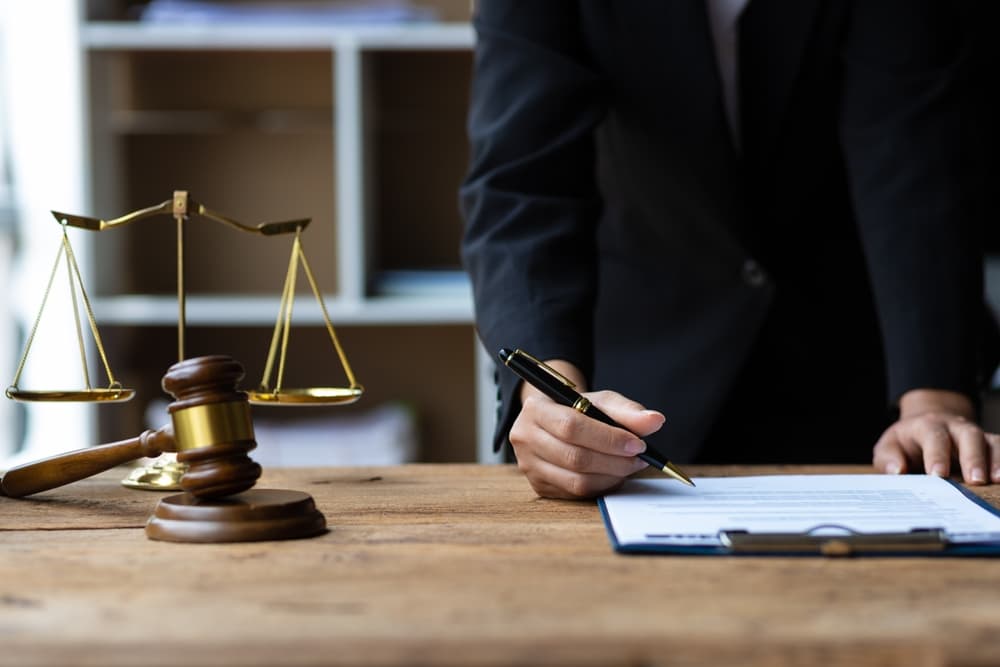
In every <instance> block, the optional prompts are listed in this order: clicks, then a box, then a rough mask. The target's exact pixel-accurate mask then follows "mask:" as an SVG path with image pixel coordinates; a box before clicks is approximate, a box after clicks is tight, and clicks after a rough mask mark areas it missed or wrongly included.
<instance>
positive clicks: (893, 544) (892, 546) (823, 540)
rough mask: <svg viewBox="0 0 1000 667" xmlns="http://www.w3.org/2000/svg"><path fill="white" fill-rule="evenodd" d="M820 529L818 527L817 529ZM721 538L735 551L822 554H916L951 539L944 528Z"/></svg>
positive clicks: (727, 535)
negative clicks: (894, 531) (904, 531)
mask: <svg viewBox="0 0 1000 667" xmlns="http://www.w3.org/2000/svg"><path fill="white" fill-rule="evenodd" d="M813 530H816V529H813ZM719 541H720V542H721V543H722V545H723V546H724V547H726V548H728V549H729V550H730V551H732V552H733V553H748V554H752V553H760V554H765V553H786V554H822V555H823V556H831V557H844V556H852V555H855V554H878V553H882V554H885V553H914V552H936V551H944V550H945V548H947V546H948V538H947V535H946V534H945V532H944V531H943V530H938V529H933V530H918V531H913V532H909V533H857V532H853V531H847V534H838V535H823V534H814V533H813V531H807V532H805V533H750V532H746V531H740V530H724V531H722V532H720V533H719Z"/></svg>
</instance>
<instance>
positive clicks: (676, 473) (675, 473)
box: [660, 461, 694, 486]
mask: <svg viewBox="0 0 1000 667" xmlns="http://www.w3.org/2000/svg"><path fill="white" fill-rule="evenodd" d="M660 470H662V471H663V472H665V473H666V474H668V475H670V476H671V477H673V478H674V479H676V480H677V481H678V482H684V483H685V484H687V485H688V486H694V482H692V481H691V478H690V477H688V476H687V475H685V474H684V473H683V472H681V469H680V468H678V467H677V466H675V465H674V464H673V463H671V462H670V461H667V462H666V463H664V464H663V467H662V468H660Z"/></svg>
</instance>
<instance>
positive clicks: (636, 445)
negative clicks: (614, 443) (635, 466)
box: [625, 440, 646, 456]
mask: <svg viewBox="0 0 1000 667" xmlns="http://www.w3.org/2000/svg"><path fill="white" fill-rule="evenodd" d="M645 450H646V443H644V442H643V441H642V440H629V441H628V442H626V443H625V453H626V454H628V455H629V456H635V455H636V454H638V453H640V452H643V451H645Z"/></svg>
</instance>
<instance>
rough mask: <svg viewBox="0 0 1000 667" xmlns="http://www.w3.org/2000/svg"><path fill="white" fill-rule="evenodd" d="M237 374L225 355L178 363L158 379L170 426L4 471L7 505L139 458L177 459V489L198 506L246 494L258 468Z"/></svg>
mask: <svg viewBox="0 0 1000 667" xmlns="http://www.w3.org/2000/svg"><path fill="white" fill-rule="evenodd" d="M243 375H244V371H243V367H242V366H241V365H240V363H239V362H237V361H236V360H235V359H232V358H231V357H228V356H223V355H213V356H207V357H196V358H194V359H185V360H183V361H180V362H178V363H176V364H174V365H173V366H171V367H170V369H169V370H168V371H167V374H166V375H164V376H163V389H164V390H165V391H167V392H168V393H170V395H171V396H173V397H174V398H175V400H174V402H173V403H171V404H170V405H169V406H168V411H169V412H170V419H171V423H170V424H168V425H167V426H164V427H163V428H160V429H158V430H155V431H153V430H148V431H145V432H143V433H142V434H141V435H139V436H137V437H135V438H131V439H129V440H121V441H119V442H112V443H109V444H105V445H99V446H97V447H88V448H85V449H78V450H76V451H72V452H67V453H65V454H59V455H56V456H52V457H49V458H46V459H43V460H41V461H35V462H32V463H27V464H24V465H21V466H17V467H16V468H12V469H10V470H8V471H7V473H6V474H5V475H4V476H3V479H2V480H0V488H2V490H3V493H4V494H6V495H7V496H10V497H13V498H20V497H22V496H27V495H31V494H32V493H38V492H39V491H46V490H48V489H54V488H56V487H58V486H63V485H64V484H69V483H70V482H76V481H78V480H81V479H85V478H87V477H90V476H91V475H96V474H97V473H99V472H103V471H105V470H108V469H110V468H113V467H115V466H117V465H122V464H123V463H128V462H129V461H133V460H135V459H138V458H142V457H144V456H159V455H160V454H162V453H163V452H177V460H178V461H179V462H181V463H186V464H188V470H187V471H186V472H185V473H184V476H183V477H181V488H182V489H184V490H185V491H187V492H188V493H190V494H192V495H193V496H195V497H197V498H219V497H222V496H229V495H232V494H235V493H240V492H241V491H246V490H247V489H249V488H251V487H252V486H253V485H254V484H255V483H256V482H257V479H258V478H259V477H260V473H261V468H260V465H259V464H257V463H255V462H254V461H253V460H251V459H250V457H249V456H247V452H249V451H250V450H252V449H253V448H254V447H256V446H257V443H256V441H255V440H254V433H253V420H252V419H251V416H250V403H249V402H248V401H247V395H246V394H245V393H243V392H241V391H238V390H237V389H236V387H237V384H238V383H239V381H240V380H242V379H243Z"/></svg>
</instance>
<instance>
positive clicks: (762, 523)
mask: <svg viewBox="0 0 1000 667" xmlns="http://www.w3.org/2000/svg"><path fill="white" fill-rule="evenodd" d="M694 482H695V486H694V487H688V486H683V485H680V484H677V483H676V482H673V481H671V480H666V479H632V480H628V481H627V482H626V483H625V484H624V485H623V486H622V487H621V488H620V489H619V490H618V491H617V492H615V493H613V494H610V495H607V496H604V497H603V498H601V499H600V500H599V505H600V508H601V513H602V515H603V517H604V523H605V526H606V527H607V530H608V536H609V538H610V539H611V543H612V546H613V547H614V548H615V550H616V551H619V552H622V553H677V554H684V553H687V554H757V555H759V554H783V555H800V554H802V555H805V554H817V555H827V556H847V555H866V554H879V555H899V556H904V555H956V556H961V555H991V554H1000V513H998V511H997V510H996V509H995V508H993V507H992V506H991V505H990V504H989V503H987V502H985V501H984V500H982V499H980V498H979V497H978V496H976V495H975V494H973V493H971V492H969V491H968V490H966V489H964V488H963V487H962V486H960V485H958V484H955V483H952V482H950V481H948V480H946V479H941V478H938V477H932V476H927V475H762V476H752V477H708V478H696V479H695V480H694Z"/></svg>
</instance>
